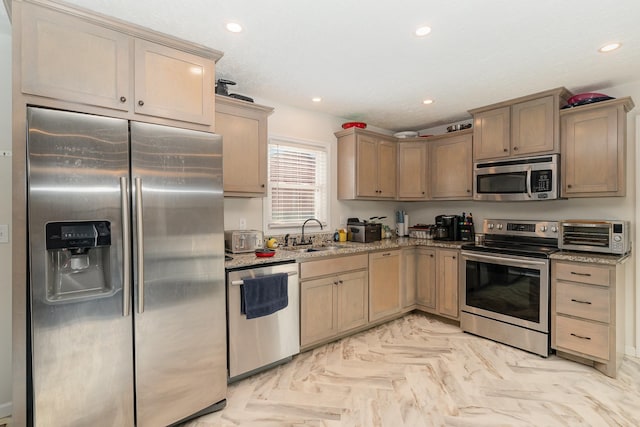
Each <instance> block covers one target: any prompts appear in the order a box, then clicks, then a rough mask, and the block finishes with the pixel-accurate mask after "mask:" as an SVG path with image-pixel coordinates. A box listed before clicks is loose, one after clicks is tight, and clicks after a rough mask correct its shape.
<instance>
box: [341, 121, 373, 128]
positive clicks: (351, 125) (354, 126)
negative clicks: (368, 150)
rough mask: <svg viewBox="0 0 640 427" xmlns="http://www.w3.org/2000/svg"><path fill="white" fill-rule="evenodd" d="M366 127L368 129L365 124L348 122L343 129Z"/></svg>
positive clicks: (343, 125)
mask: <svg viewBox="0 0 640 427" xmlns="http://www.w3.org/2000/svg"><path fill="white" fill-rule="evenodd" d="M366 127H367V124H366V123H364V122H347V123H343V124H342V129H349V128H360V129H364V128H366Z"/></svg>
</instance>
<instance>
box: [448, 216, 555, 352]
mask: <svg viewBox="0 0 640 427" xmlns="http://www.w3.org/2000/svg"><path fill="white" fill-rule="evenodd" d="M483 231H484V240H483V241H481V242H479V243H478V244H466V245H463V246H462V252H461V256H462V263H461V265H460V277H461V282H462V283H461V313H460V327H461V328H462V329H463V330H464V331H467V332H471V333H473V334H476V335H480V336H483V337H486V338H490V339H493V340H496V341H500V342H503V343H505V344H509V345H512V346H515V347H518V348H521V349H524V350H527V351H530V352H533V353H536V354H539V355H541V356H545V357H546V356H548V355H549V349H550V346H549V333H550V324H549V322H550V318H549V316H550V315H549V305H550V282H551V281H550V261H549V255H550V254H551V253H553V252H555V251H557V250H558V248H557V244H558V240H557V235H558V223H557V222H554V221H523V220H485V221H484V223H483Z"/></svg>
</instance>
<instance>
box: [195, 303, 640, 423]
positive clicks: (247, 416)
mask: <svg viewBox="0 0 640 427" xmlns="http://www.w3.org/2000/svg"><path fill="white" fill-rule="evenodd" d="M638 425H640V360H639V359H636V358H625V361H624V363H623V364H622V367H621V369H620V371H619V373H618V378H617V379H612V378H609V377H606V376H605V375H603V374H602V373H600V372H598V371H596V370H595V369H593V368H590V367H587V366H583V365H581V364H578V363H575V362H571V361H568V360H564V359H561V358H558V357H556V356H551V357H549V358H542V357H539V356H536V355H533V354H529V353H526V352H523V351H520V350H517V349H514V348H511V347H508V346H505V345H502V344H498V343H495V342H493V341H490V340H486V339H483V338H479V337H475V336H473V335H469V334H466V333H463V332H461V330H460V329H459V328H458V327H456V326H454V325H450V324H447V323H443V322H442V321H440V320H437V319H435V318H432V317H428V316H425V315H421V314H410V315H407V316H405V317H403V318H401V319H397V320H394V321H392V322H389V323H387V324H384V325H381V326H379V327H376V328H374V329H371V330H368V331H365V332H362V333H359V334H356V335H353V336H351V337H348V338H345V339H342V340H340V341H337V342H334V343H330V344H327V345H324V346H322V347H319V348H317V349H315V350H311V351H308V352H305V353H302V354H299V355H297V356H295V357H294V359H293V360H292V361H291V362H289V363H287V364H285V365H281V366H278V367H276V368H274V369H272V370H270V371H267V372H263V373H260V374H257V375H255V376H253V377H250V378H247V379H245V380H242V381H240V382H238V383H235V384H232V385H230V387H229V393H228V398H227V407H226V408H225V409H224V410H222V411H220V412H217V413H214V414H209V415H206V416H203V417H200V418H198V419H195V420H192V421H190V422H188V423H185V424H184V427H214V426H215V427H218V426H243V427H244V426H247V427H254V426H255V427H258V426H260V427H262V426H274V427H275V426H278V427H280V426H327V427H331V426H367V427H368V426H389V427H402V426H411V427H413V426H416V427H417V426H458V427H467V426H474V427H477V426H481V427H482V426H491V427H494V426H638Z"/></svg>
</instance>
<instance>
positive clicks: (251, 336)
mask: <svg viewBox="0 0 640 427" xmlns="http://www.w3.org/2000/svg"><path fill="white" fill-rule="evenodd" d="M276 273H287V274H288V275H289V276H288V286H287V291H288V297H289V304H288V305H287V307H285V308H283V309H282V310H280V311H277V312H275V313H273V314H270V315H268V316H263V317H259V318H256V319H247V317H246V316H245V315H244V314H242V313H241V308H240V304H241V300H240V298H241V294H240V287H241V286H242V284H243V280H244V279H246V278H255V277H262V276H269V275H271V274H276ZM227 318H228V323H227V324H228V329H229V333H228V341H229V344H228V351H229V358H228V361H229V382H233V381H236V380H239V379H242V378H245V377H247V376H249V375H252V374H254V373H256V372H259V371H261V370H264V369H267V368H269V367H272V366H274V365H277V364H280V363H284V362H286V361H288V360H291V357H292V356H293V355H295V354H298V353H299V352H300V287H299V283H298V264H297V263H296V262H295V261H293V260H292V261H282V262H277V263H269V264H261V265H259V266H251V267H242V268H237V269H228V270H227Z"/></svg>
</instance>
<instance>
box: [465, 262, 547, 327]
mask: <svg viewBox="0 0 640 427" xmlns="http://www.w3.org/2000/svg"><path fill="white" fill-rule="evenodd" d="M466 304H467V305H468V306H472V307H476V308H480V309H482V310H487V311H492V312H494V313H500V314H503V315H506V316H511V317H516V318H519V319H523V320H528V321H531V322H535V323H540V271H539V270H537V269H532V268H523V267H514V266H508V265H501V264H490V263H484V262H478V261H471V260H467V261H466Z"/></svg>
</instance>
